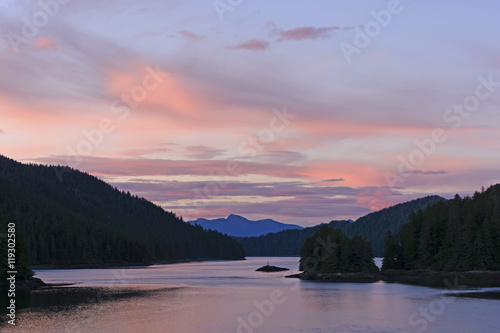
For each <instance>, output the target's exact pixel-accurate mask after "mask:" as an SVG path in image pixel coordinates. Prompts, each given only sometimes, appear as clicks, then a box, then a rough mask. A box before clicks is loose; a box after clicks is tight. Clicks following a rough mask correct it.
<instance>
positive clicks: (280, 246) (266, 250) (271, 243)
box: [236, 196, 444, 257]
mask: <svg viewBox="0 0 500 333" xmlns="http://www.w3.org/2000/svg"><path fill="white" fill-rule="evenodd" d="M440 200H444V199H443V198H441V197H439V196H427V197H424V198H420V199H416V200H412V201H409V202H405V203H402V204H398V205H395V206H392V207H389V208H385V209H382V210H380V211H377V212H373V213H370V214H368V215H366V216H363V217H361V218H359V219H358V220H356V221H355V222H353V223H350V222H349V221H332V222H330V223H329V224H328V226H329V227H330V228H332V229H340V230H342V232H344V233H345V234H346V235H347V236H348V237H350V238H352V237H354V236H356V235H366V239H367V240H368V241H369V242H370V243H371V244H372V247H373V252H374V254H375V256H379V257H381V256H382V255H383V251H384V239H385V235H386V233H387V231H388V230H390V231H391V232H393V233H396V232H398V231H399V229H401V227H402V226H403V225H404V224H405V223H407V222H408V217H409V215H410V213H411V212H414V211H417V210H418V209H423V208H426V207H427V206H428V205H432V204H434V203H436V202H438V201H440ZM319 227H320V226H314V227H310V228H304V229H302V230H285V231H281V232H277V233H271V234H267V235H264V236H260V237H241V238H240V237H237V238H236V239H237V240H238V242H239V243H240V244H241V245H242V246H243V248H244V249H245V252H246V254H247V255H248V256H298V255H299V253H300V249H301V248H302V245H303V244H304V242H305V240H306V239H307V238H308V237H311V236H312V235H313V234H314V233H315V232H316V231H317V230H318V229H319Z"/></svg>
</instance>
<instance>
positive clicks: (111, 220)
mask: <svg viewBox="0 0 500 333" xmlns="http://www.w3.org/2000/svg"><path fill="white" fill-rule="evenodd" d="M0 214H2V215H3V216H4V218H5V220H6V223H10V222H15V223H16V226H17V231H18V233H20V234H23V235H24V237H25V239H26V244H27V247H28V253H29V258H30V261H31V264H101V263H148V262H152V261H159V260H171V259H185V258H242V257H244V251H243V249H242V248H241V246H240V245H239V244H238V243H237V242H236V241H234V240H233V239H231V238H230V237H227V236H225V235H222V234H220V233H218V232H215V231H204V230H203V229H202V228H201V227H196V226H191V225H189V224H187V223H184V222H183V221H182V220H181V219H180V218H179V217H177V216H176V215H175V214H173V213H170V212H166V211H164V210H163V209H162V208H161V207H159V206H157V205H155V204H153V203H151V202H149V201H147V200H146V199H144V198H139V197H137V196H133V195H131V194H130V193H124V192H121V191H119V190H117V189H116V188H113V187H112V186H110V185H108V184H106V183H104V182H103V181H101V180H99V179H98V178H96V177H94V176H91V175H89V174H86V173H82V172H79V171H77V170H70V171H68V172H65V173H64V175H63V178H61V179H58V177H57V173H56V168H55V167H50V166H41V165H25V164H21V163H18V162H16V161H14V160H11V159H8V158H6V157H3V156H0Z"/></svg>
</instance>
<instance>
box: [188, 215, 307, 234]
mask: <svg viewBox="0 0 500 333" xmlns="http://www.w3.org/2000/svg"><path fill="white" fill-rule="evenodd" d="M188 223H191V224H198V225H200V226H202V227H203V228H205V229H212V230H217V231H219V232H222V233H224V234H228V235H229V236H235V237H254V236H262V235H265V234H268V233H271V232H279V231H283V230H287V229H303V228H302V227H301V226H298V225H294V224H285V223H281V222H277V221H274V220H271V219H265V220H258V221H252V220H249V219H247V218H245V217H243V216H240V215H236V214H229V216H228V217H227V218H220V219H214V220H207V219H202V218H199V219H197V220H196V221H188Z"/></svg>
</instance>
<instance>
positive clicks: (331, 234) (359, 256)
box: [299, 225, 378, 273]
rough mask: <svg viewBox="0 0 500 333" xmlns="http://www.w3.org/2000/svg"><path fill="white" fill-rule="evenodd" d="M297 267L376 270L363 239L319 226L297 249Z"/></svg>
mask: <svg viewBox="0 0 500 333" xmlns="http://www.w3.org/2000/svg"><path fill="white" fill-rule="evenodd" d="M299 269H300V270H302V271H308V272H318V273H350V272H378V268H377V266H376V265H375V263H374V262H373V251H372V246H371V244H370V242H368V241H367V240H366V238H364V237H362V236H359V235H356V236H354V237H353V238H349V237H347V236H346V235H345V234H344V233H343V232H342V231H341V230H340V229H335V230H333V229H331V228H330V227H328V226H327V225H322V226H321V227H320V228H319V229H318V230H317V231H316V232H315V233H314V235H313V236H312V237H309V238H308V239H306V241H305V243H304V245H303V247H302V249H301V250H300V267H299Z"/></svg>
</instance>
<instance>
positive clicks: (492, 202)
mask: <svg viewBox="0 0 500 333" xmlns="http://www.w3.org/2000/svg"><path fill="white" fill-rule="evenodd" d="M383 263H384V265H383V268H384V269H431V270H436V271H469V270H500V184H497V185H494V186H491V187H490V188H488V189H487V190H486V191H485V190H482V191H481V192H476V193H475V194H474V195H473V196H472V197H464V198H460V196H458V195H456V196H455V198H454V199H452V200H449V201H447V202H438V203H437V204H436V205H433V206H430V207H428V208H427V209H425V210H418V211H417V212H415V213H412V214H411V216H410V222H409V223H408V224H406V225H404V226H403V228H402V229H401V230H400V231H399V233H398V234H396V236H393V235H392V234H390V233H388V234H387V237H386V247H385V253H384V261H383Z"/></svg>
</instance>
